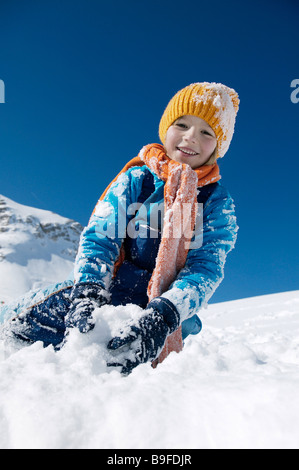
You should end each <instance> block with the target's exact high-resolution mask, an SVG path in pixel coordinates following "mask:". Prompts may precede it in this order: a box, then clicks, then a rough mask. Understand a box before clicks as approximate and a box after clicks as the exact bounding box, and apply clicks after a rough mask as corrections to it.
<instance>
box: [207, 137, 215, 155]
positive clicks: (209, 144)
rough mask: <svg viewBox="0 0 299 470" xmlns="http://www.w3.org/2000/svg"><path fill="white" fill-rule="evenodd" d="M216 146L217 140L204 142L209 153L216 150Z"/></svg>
mask: <svg viewBox="0 0 299 470" xmlns="http://www.w3.org/2000/svg"><path fill="white" fill-rule="evenodd" d="M216 146H217V141H216V140H206V141H205V142H204V148H205V151H206V152H207V153H209V154H210V155H211V154H212V153H213V152H214V150H215V148H216Z"/></svg>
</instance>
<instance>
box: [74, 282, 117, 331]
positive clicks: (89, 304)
mask: <svg viewBox="0 0 299 470" xmlns="http://www.w3.org/2000/svg"><path fill="white" fill-rule="evenodd" d="M70 301H71V305H70V308H69V311H68V313H67V315H66V317H65V326H66V327H67V328H73V327H76V328H78V329H79V330H80V332H81V333H87V332H88V331H90V330H92V329H93V328H94V322H93V319H92V313H93V311H94V310H95V309H96V308H99V307H102V305H105V304H107V303H108V301H109V298H108V294H107V292H106V291H105V290H104V289H103V288H102V286H100V285H99V284H91V283H83V282H82V283H78V284H75V285H74V287H73V289H72V292H71V295H70Z"/></svg>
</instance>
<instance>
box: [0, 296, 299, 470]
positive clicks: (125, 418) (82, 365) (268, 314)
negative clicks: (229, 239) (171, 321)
mask: <svg viewBox="0 0 299 470" xmlns="http://www.w3.org/2000/svg"><path fill="white" fill-rule="evenodd" d="M136 308H138V307H136V306H132V305H131V306H124V307H112V306H104V307H102V308H101V309H98V310H97V311H96V314H95V317H96V326H95V328H94V330H93V331H91V332H90V333H88V334H85V335H83V334H81V333H79V332H77V331H76V330H73V331H72V332H71V334H70V337H69V339H68V342H67V343H66V345H65V346H64V348H62V349H61V350H60V351H59V352H54V350H53V348H52V347H48V348H43V347H42V345H41V344H40V343H36V344H34V345H32V346H29V347H26V348H24V349H21V350H19V351H16V352H13V351H11V352H10V354H7V352H5V350H4V347H3V344H2V345H1V341H0V377H1V381H0V448H5V449H20V448H24V449H31V448H33V449H57V448H58V449H81V448H83V449H84V448H85V449H111V455H112V456H113V455H114V452H115V449H153V450H152V453H153V454H155V450H154V449H230V448H232V449H239V448H241V449H247V448H249V449H263V448H267V449H280V448H282V449H298V447H299V393H298V390H299V291H294V292H284V293H279V294H273V295H266V296H261V297H254V298H248V299H241V300H236V301H232V302H225V303H219V304H213V305H211V306H209V307H208V308H207V309H205V310H202V311H201V312H199V316H200V317H201V319H202V321H203V330H202V332H201V333H200V334H199V335H197V336H193V337H188V338H187V340H186V342H185V346H184V350H183V351H182V352H181V353H180V354H176V353H174V352H173V353H171V354H170V356H169V357H168V358H167V359H166V360H165V361H164V362H163V363H162V364H159V366H158V367H157V368H156V369H152V368H151V366H150V364H144V365H141V366H139V367H138V368H136V369H135V370H134V371H133V372H132V374H131V375H129V376H128V377H122V376H121V375H120V374H119V373H118V372H117V371H115V370H114V371H111V370H109V369H107V368H106V365H105V356H106V348H105V345H106V344H107V341H108V339H110V336H111V329H112V328H113V323H114V322H117V321H120V320H121V318H124V317H126V315H129V314H132V313H134V312H133V310H134V309H136ZM1 348H2V358H1ZM174 453H175V454H177V453H180V452H179V451H175V452H170V454H174ZM131 454H132V455H137V454H138V452H137V451H136V450H135V451H134V450H133V451H131ZM131 454H130V455H131ZM147 454H148V455H149V456H150V454H151V451H147ZM185 454H188V452H185ZM200 456H201V454H200ZM201 458H202V457H201ZM103 463H106V462H103ZM141 467H142V466H141Z"/></svg>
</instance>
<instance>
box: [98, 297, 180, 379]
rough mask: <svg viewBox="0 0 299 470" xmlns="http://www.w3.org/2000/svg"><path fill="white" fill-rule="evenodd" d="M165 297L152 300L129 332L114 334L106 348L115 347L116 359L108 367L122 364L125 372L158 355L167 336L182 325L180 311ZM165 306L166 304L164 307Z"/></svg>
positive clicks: (123, 372) (113, 349) (122, 369)
mask: <svg viewBox="0 0 299 470" xmlns="http://www.w3.org/2000/svg"><path fill="white" fill-rule="evenodd" d="M169 304H170V302H169V301H166V299H162V298H157V299H154V300H153V301H152V302H150V303H149V305H148V307H147V308H146V310H145V313H146V314H145V316H143V317H142V318H141V319H140V320H139V322H138V323H137V324H136V325H132V326H131V327H130V331H129V333H128V334H127V335H125V336H124V335H122V334H121V333H120V336H115V337H114V338H112V339H111V340H110V341H109V343H108V345H107V348H108V349H109V350H110V351H113V356H114V358H115V361H114V362H109V363H108V364H107V365H108V366H109V367H118V366H120V367H121V372H122V374H129V373H130V372H132V370H133V369H134V368H135V367H137V366H138V365H139V364H142V363H145V362H147V361H152V360H154V359H156V357H157V356H159V354H160V352H161V351H162V349H163V346H164V344H165V341H166V338H167V337H168V335H169V334H171V333H172V332H173V331H175V330H176V329H177V328H178V326H179V314H178V312H177V310H176V309H175V307H174V306H173V305H172V304H171V307H170V306H169ZM165 306H166V307H165Z"/></svg>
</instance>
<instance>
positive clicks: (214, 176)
mask: <svg viewBox="0 0 299 470" xmlns="http://www.w3.org/2000/svg"><path fill="white" fill-rule="evenodd" d="M144 164H145V165H146V166H148V168H149V169H150V170H152V171H153V172H154V173H155V174H156V175H157V176H158V178H160V179H161V180H163V181H165V186H164V202H165V210H164V214H165V215H164V221H163V233H162V239H161V242H160V246H159V251H158V255H157V258H156V266H155V269H154V271H153V274H152V277H151V279H150V282H149V285H148V291H147V293H148V299H149V301H150V300H152V299H153V298H155V297H158V296H160V295H161V294H163V292H165V291H167V289H168V288H169V286H170V284H171V283H172V282H173V281H174V280H175V278H176V276H177V274H178V272H179V271H180V270H181V269H182V268H183V267H184V265H185V262H186V258H187V254H188V250H189V245H190V241H191V238H192V233H193V230H194V226H195V220H196V213H197V187H203V186H205V185H207V184H210V183H214V182H216V181H218V180H219V179H220V174H219V167H218V165H217V163H214V164H213V165H204V166H202V167H200V168H197V169H195V170H192V168H191V167H190V166H189V165H188V164H181V163H177V162H175V161H174V160H171V159H170V158H169V157H168V156H167V155H166V153H165V150H164V147H163V146H162V145H160V144H149V145H146V146H145V147H143V148H142V150H141V151H140V153H139V155H138V157H135V158H133V159H132V160H130V161H129V162H128V163H127V164H126V165H125V167H124V168H123V169H122V170H121V172H120V173H119V174H118V175H117V176H116V178H115V179H114V180H113V181H112V182H111V183H110V185H109V186H108V187H107V188H106V190H105V191H104V193H103V194H102V196H101V198H100V199H103V198H104V197H105V194H106V192H107V191H108V189H109V188H110V186H111V184H112V183H114V181H116V179H117V178H118V176H119V175H120V174H122V173H124V172H125V171H127V170H128V169H129V168H132V167H134V166H143V165H144ZM186 209H187V210H186ZM182 215H183V218H182ZM178 230H179V232H178ZM178 235H179V236H178ZM182 348H183V342H182V334H181V328H179V329H178V330H177V331H175V332H174V333H173V334H172V335H170V336H169V337H168V338H167V341H166V344H165V346H164V349H163V351H162V353H161V355H160V356H159V358H158V359H156V361H155V362H154V364H153V365H154V366H155V365H157V363H158V362H162V361H163V360H164V359H165V357H166V356H167V355H168V354H169V353H170V352H171V351H177V352H179V351H181V350H182Z"/></svg>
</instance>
